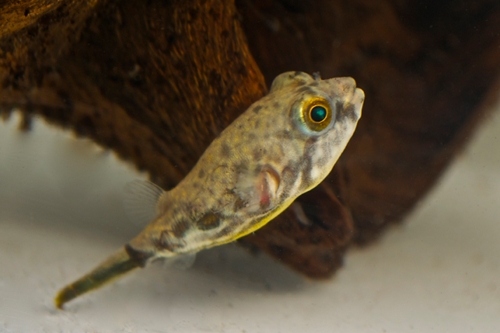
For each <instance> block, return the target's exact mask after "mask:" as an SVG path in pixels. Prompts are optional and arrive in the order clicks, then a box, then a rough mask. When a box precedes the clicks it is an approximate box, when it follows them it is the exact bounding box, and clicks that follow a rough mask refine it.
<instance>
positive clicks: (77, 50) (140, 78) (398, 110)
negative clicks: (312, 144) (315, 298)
mask: <svg viewBox="0 0 500 333" xmlns="http://www.w3.org/2000/svg"><path fill="white" fill-rule="evenodd" d="M499 43H500V3H499V2H498V1H494V0H478V1H474V2H466V1H452V0H443V1H430V0H421V1H410V0H406V1H404V0H403V1H396V0H379V1H373V0H354V1H340V0H331V1H328V0H317V1H305V0H281V1H277V0H275V1H258V0H254V1H243V0H242V1H237V2H236V3H234V2H233V1H230V0H227V1H215V0H206V1H201V0H198V1H196V0H191V1H180V0H178V1H147V2H146V1H111V0H107V1H106V0H101V1H99V0H95V1H43V0H24V1H16V2H14V1H3V2H0V113H2V114H3V115H4V116H5V117H7V116H8V114H9V113H10V112H11V110H12V108H14V107H17V108H20V109H21V110H22V112H23V115H24V119H25V121H24V127H25V128H29V124H30V119H31V115H33V114H39V115H42V116H43V117H45V118H46V119H47V120H48V121H50V122H53V123H55V124H58V125H61V126H64V127H66V128H70V129H72V130H73V131H75V132H76V133H77V134H78V135H81V136H85V137H90V138H92V139H93V140H94V141H95V142H97V143H98V144H100V145H102V146H104V147H107V148H109V149H112V150H113V151H115V152H116V153H117V154H118V155H119V156H120V157H122V158H123V159H126V160H129V161H131V162H132V163H134V164H135V165H136V166H137V167H138V168H139V169H142V170H147V171H148V172H149V173H150V175H151V178H152V180H153V181H155V182H157V183H159V184H160V185H162V186H163V187H165V188H170V187H173V186H175V184H176V183H177V182H179V181H180V180H181V179H182V177H183V176H184V175H185V174H186V173H187V172H188V171H189V170H190V168H191V167H192V166H193V165H194V163H195V162H196V160H197V159H198V157H199V156H200V155H201V153H202V152H203V151H204V149H205V148H206V146H207V145H208V144H209V143H210V142H211V140H212V139H213V138H214V137H215V136H216V135H217V134H218V133H219V132H220V131H221V130H222V129H223V128H224V127H225V126H227V125H228V124H229V123H230V122H231V121H232V120H233V119H234V118H236V117H237V116H238V114H240V113H241V112H243V111H244V110H245V109H246V107H247V106H249V105H250V104H251V103H252V102H253V101H255V100H256V99H258V98H260V97H261V96H262V95H264V94H265V93H266V83H267V84H269V83H270V81H271V80H272V79H273V78H274V76H276V75H277V74H279V73H281V72H284V71H287V70H301V71H306V72H310V73H311V72H320V73H321V75H322V76H323V77H333V76H352V77H354V78H355V79H356V80H357V82H358V86H360V87H361V88H362V89H363V90H364V91H365V93H366V103H365V107H364V111H363V118H362V120H361V122H360V124H359V128H358V130H357V132H356V133H355V136H354V138H353V139H352V141H351V143H350V144H349V146H348V148H347V150H346V152H345V153H344V154H343V156H342V158H341V159H340V161H339V163H338V164H337V166H336V167H335V169H334V171H333V172H332V174H331V175H330V176H329V177H328V179H327V180H326V181H325V182H324V183H323V184H321V185H320V186H319V187H318V188H317V189H315V190H313V191H311V192H310V193H308V194H306V195H304V196H303V197H301V198H300V199H299V200H298V202H299V203H300V204H301V206H302V208H303V209H304V211H305V213H306V215H307V217H308V218H309V220H310V221H311V222H312V224H311V225H309V226H306V225H304V224H301V223H299V222H298V221H297V218H296V216H295V214H294V212H293V210H290V209H289V210H287V211H285V213H283V214H282V215H281V216H280V217H278V218H277V219H276V220H275V221H273V222H272V223H270V224H268V225H267V226H266V227H264V228H263V229H261V230H260V231H258V232H256V233H255V234H253V235H251V236H247V237H245V238H243V239H242V242H243V243H245V244H247V245H249V246H252V247H256V248H260V249H262V250H264V251H266V252H268V253H270V254H271V255H273V256H275V257H277V258H279V259H280V260H282V261H283V262H285V263H286V264H288V265H290V266H292V267H293V268H295V269H296V270H298V271H300V272H302V273H304V274H306V275H308V276H311V277H315V278H322V277H327V276H329V275H331V274H332V273H333V272H334V271H335V269H337V268H338V267H339V265H340V264H341V260H342V256H343V253H344V251H345V249H346V248H347V247H348V246H349V245H350V244H355V243H358V244H359V243H366V242H367V241H369V240H372V239H374V238H376V236H378V235H379V234H380V232H381V231H383V230H384V229H385V228H386V227H387V226H388V225H390V224H392V223H395V222H398V221H401V219H402V218H403V217H404V216H405V214H407V213H408V212H409V210H410V209H411V208H412V206H413V205H414V204H415V203H416V202H417V201H418V200H419V199H420V198H421V197H422V196H423V195H424V194H425V193H426V192H427V191H428V190H429V188H430V187H431V186H432V184H433V183H434V182H435V181H436V179H437V178H438V177H439V175H440V173H441V172H442V171H443V169H444V168H445V167H446V165H447V164H448V163H449V162H450V160H451V158H452V157H453V155H454V154H455V153H456V151H457V150H458V149H459V148H460V147H461V146H462V145H463V144H464V142H465V139H466V138H467V137H468V135H469V134H470V132H471V130H472V129H473V127H474V125H475V124H476V123H477V121H478V119H479V118H480V115H481V114H482V113H483V111H484V110H486V109H487V107H488V106H490V104H491V102H492V101H493V96H494V95H495V94H496V93H497V91H498V89H497V88H498V85H497V83H498V82H499V80H498V79H499V77H500V76H499V74H500V48H498V47H497V45H499Z"/></svg>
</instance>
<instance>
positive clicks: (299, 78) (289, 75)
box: [269, 72, 314, 93]
mask: <svg viewBox="0 0 500 333" xmlns="http://www.w3.org/2000/svg"><path fill="white" fill-rule="evenodd" d="M311 82H314V78H313V77H312V76H311V75H309V74H307V73H304V72H285V73H283V74H280V75H278V76H276V78H275V79H274V81H273V84H272V85H271V90H270V91H269V92H270V93H272V92H275V91H277V90H280V89H283V88H285V87H299V86H302V85H305V84H308V83H311Z"/></svg>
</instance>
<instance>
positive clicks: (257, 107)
mask: <svg viewBox="0 0 500 333" xmlns="http://www.w3.org/2000/svg"><path fill="white" fill-rule="evenodd" d="M261 109H262V105H257V106H256V107H254V108H253V109H252V111H253V112H254V113H255V114H257V113H259V111H260V110H261Z"/></svg>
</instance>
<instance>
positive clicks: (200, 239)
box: [56, 72, 364, 307]
mask: <svg viewBox="0 0 500 333" xmlns="http://www.w3.org/2000/svg"><path fill="white" fill-rule="evenodd" d="M363 101H364V93H363V91H362V90H360V89H357V88H356V84H355V81H354V80H353V79H351V78H333V79H329V80H321V79H320V78H319V77H314V78H313V77H311V76H310V75H308V74H306V73H302V72H287V73H283V74H281V75H279V76H278V77H277V78H276V79H275V80H274V82H273V85H272V87H271V91H270V93H269V94H268V95H267V96H265V97H263V98H262V99H260V100H259V101H257V102H255V103H254V104H253V105H252V106H251V107H250V108H249V109H248V110H247V111H246V112H245V113H243V114H242V115H241V116H240V117H239V118H237V119H236V120H235V121H234V122H233V123H232V124H231V125H230V126H229V127H227V128H226V129H225V130H224V131H223V132H222V133H221V134H220V136H219V137H217V138H216V139H215V140H214V141H213V142H212V144H211V145H210V146H209V147H208V148H207V150H206V151H205V153H204V154H203V155H202V157H201V158H200V159H199V161H198V163H197V164H196V166H195V167H194V168H193V169H192V170H191V172H190V173H189V174H188V175H187V176H186V177H185V178H184V179H183V180H182V181H181V182H180V183H179V184H178V185H177V187H175V188H174V189H173V190H171V191H168V192H163V193H162V194H161V195H160V196H159V199H158V203H157V207H156V209H157V215H156V218H155V219H154V220H153V221H152V222H151V223H150V224H149V225H148V226H147V227H146V228H145V230H144V231H143V232H141V233H140V234H139V235H138V236H137V237H136V238H134V239H133V240H132V241H130V243H129V244H127V245H126V246H125V247H124V249H121V250H120V251H118V252H117V253H116V254H115V255H113V256H112V257H111V258H109V259H108V260H107V261H105V262H104V263H103V264H101V265H100V266H98V267H97V268H96V269H95V270H94V271H92V272H91V273H89V274H88V275H86V276H84V277H82V278H81V279H80V280H78V281H76V282H75V283H73V284H71V285H69V286H68V287H66V288H65V289H63V290H62V291H61V292H60V293H59V295H58V296H57V298H56V305H57V306H58V307H61V306H62V305H63V304H64V303H65V302H67V301H69V300H71V299H73V298H75V297H77V296H78V295H80V294H82V293H84V292H86V291H88V290H91V289H94V288H96V287H98V286H100V285H102V284H103V283H104V282H106V281H108V280H109V279H111V278H113V277H116V276H119V275H121V274H123V273H125V272H126V271H128V270H131V269H133V268H135V267H143V266H145V265H146V263H147V262H149V261H151V260H153V259H156V258H161V257H163V258H165V257H166V258H168V257H174V256H178V255H180V254H190V253H195V252H198V251H200V250H202V249H205V248H209V247H213V246H216V245H220V244H224V243H228V242H231V241H234V240H236V239H238V238H240V237H242V236H244V235H247V234H248V233H251V232H253V231H255V230H256V229H258V228H260V227H262V226H263V225H265V224H266V223H267V222H269V221H270V220H271V219H273V218H274V217H275V216H276V215H278V214H279V213H281V212H282V211H283V210H284V209H285V208H287V207H288V206H289V205H290V204H291V203H292V202H293V200H295V199H296V198H297V197H298V196H299V195H301V194H302V193H304V192H306V191H309V190H310V189H312V188H313V187H315V186H316V185H318V184H319V183H320V182H321V181H322V180H323V179H324V178H325V177H326V176H327V175H328V173H330V171H331V170H332V168H333V166H334V164H335V163H336V161H337V159H338V157H339V156H340V154H341V153H342V151H343V150H344V148H345V146H346V145H347V143H348V141H349V139H350V138H351V136H352V134H353V132H354V130H355V128H356V124H357V121H358V120H359V118H360V117H361V108H362V105H363ZM318 103H319V104H318ZM314 105H321V106H324V108H325V109H326V110H327V111H328V112H327V114H328V115H329V117H330V118H326V119H325V120H324V121H322V122H321V121H320V122H317V123H316V122H314V121H312V120H310V119H311V118H310V116H309V115H310V110H311V108H312V107H313V106H314ZM323 127H324V128H323Z"/></svg>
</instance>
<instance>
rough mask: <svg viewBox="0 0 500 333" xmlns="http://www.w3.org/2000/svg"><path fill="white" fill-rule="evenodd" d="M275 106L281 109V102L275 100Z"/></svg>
mask: <svg viewBox="0 0 500 333" xmlns="http://www.w3.org/2000/svg"><path fill="white" fill-rule="evenodd" d="M273 107H274V108H275V109H279V108H280V107H281V104H280V103H279V102H274V103H273Z"/></svg>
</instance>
